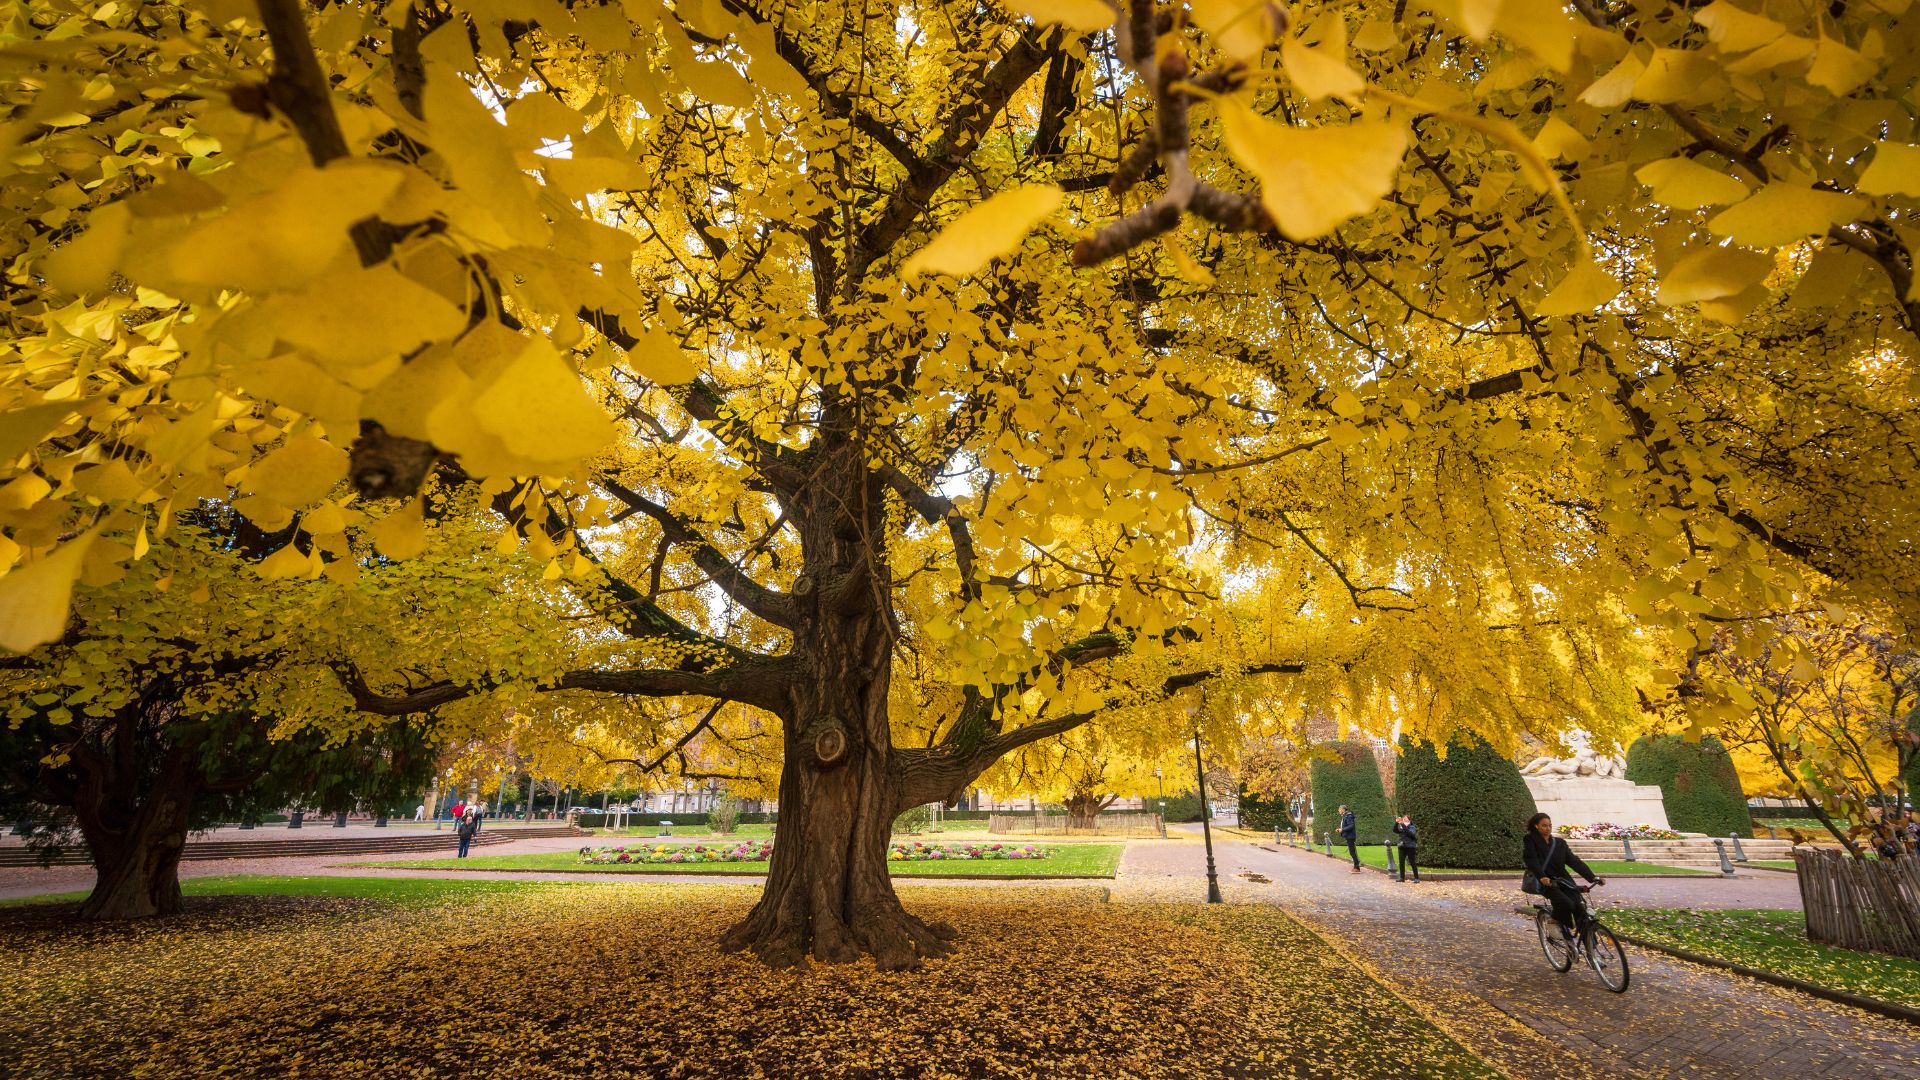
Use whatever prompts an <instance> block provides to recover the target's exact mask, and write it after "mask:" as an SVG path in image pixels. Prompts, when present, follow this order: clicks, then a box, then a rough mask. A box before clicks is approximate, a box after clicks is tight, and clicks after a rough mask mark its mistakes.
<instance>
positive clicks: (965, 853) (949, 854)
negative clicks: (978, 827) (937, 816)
mask: <svg viewBox="0 0 1920 1080" xmlns="http://www.w3.org/2000/svg"><path fill="white" fill-rule="evenodd" d="M1051 854H1053V852H1052V851H1050V850H1048V849H1046V848H1043V847H1034V846H1033V845H1032V844H997V843H996V844H928V843H923V842H921V841H919V840H914V841H911V842H909V843H902V844H895V845H893V847H892V849H891V850H889V851H888V852H887V859H888V860H889V861H891V862H931V861H934V860H937V859H957V860H962V861H966V860H974V859H1044V858H1046V857H1047V856H1049V855H1051Z"/></svg>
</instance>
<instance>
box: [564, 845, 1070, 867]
mask: <svg viewBox="0 0 1920 1080" xmlns="http://www.w3.org/2000/svg"><path fill="white" fill-rule="evenodd" d="M1052 854H1053V852H1052V850H1050V849H1048V848H1043V847H1035V846H1034V845H1032V844H1000V843H993V844H929V843H925V842H923V841H920V840H914V841H910V842H905V843H899V844H894V845H893V846H892V847H891V848H889V849H888V851H887V859H888V860H889V861H891V862H934V861H954V862H969V861H975V860H979V861H987V860H994V859H1044V858H1047V857H1048V856H1049V855H1052ZM771 858H773V841H771V840H747V841H742V842H741V843H738V844H626V845H622V846H620V847H597V848H596V847H583V848H581V849H580V861H581V862H582V863H586V864H589V865H594V866H605V865H608V864H617V863H750V862H766V861H767V860H769V859H771Z"/></svg>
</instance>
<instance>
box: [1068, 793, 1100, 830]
mask: <svg viewBox="0 0 1920 1080" xmlns="http://www.w3.org/2000/svg"><path fill="white" fill-rule="evenodd" d="M1104 806H1105V803H1104V802H1103V801H1102V800H1101V798H1100V796H1098V795H1079V794H1076V795H1069V796H1067V802H1066V807H1067V828H1068V829H1069V830H1072V829H1085V830H1087V831H1088V832H1092V831H1093V829H1094V827H1095V826H1096V825H1097V824H1098V820H1099V817H1100V811H1101V810H1102V809H1103V808H1104Z"/></svg>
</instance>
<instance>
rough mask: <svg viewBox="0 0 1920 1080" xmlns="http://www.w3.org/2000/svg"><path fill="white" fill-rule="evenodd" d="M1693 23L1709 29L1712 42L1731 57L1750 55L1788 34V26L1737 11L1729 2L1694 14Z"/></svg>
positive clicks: (1719, 2)
mask: <svg viewBox="0 0 1920 1080" xmlns="http://www.w3.org/2000/svg"><path fill="white" fill-rule="evenodd" d="M1693 21H1694V22H1697V23H1699V24H1700V25H1701V26H1704V27H1706V28H1707V40H1708V41H1711V42H1713V43H1714V44H1715V45H1718V46H1719V47H1720V51H1721V52H1729V53H1737V52H1749V51H1751V50H1754V49H1757V48H1759V47H1760V46H1762V45H1766V44H1769V43H1770V42H1772V41H1774V40H1775V39H1777V38H1778V37H1779V36H1780V35H1782V34H1784V33H1786V32H1787V28H1786V27H1785V26H1784V25H1782V24H1780V23H1777V22H1775V21H1773V20H1772V19H1769V18H1767V17H1766V16H1765V15H1755V14H1754V13H1752V12H1750V11H1745V10H1743V9H1741V8H1737V7H1735V6H1733V4H1731V3H1729V2H1728V0H1714V2H1713V3H1711V4H1708V5H1707V6H1706V7H1703V8H1701V9H1700V10H1699V11H1696V12H1694V13H1693Z"/></svg>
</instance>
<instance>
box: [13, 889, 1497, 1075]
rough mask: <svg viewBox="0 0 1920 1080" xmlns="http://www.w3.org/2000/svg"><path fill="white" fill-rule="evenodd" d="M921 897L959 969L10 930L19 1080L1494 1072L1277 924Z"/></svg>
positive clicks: (609, 918)
mask: <svg viewBox="0 0 1920 1080" xmlns="http://www.w3.org/2000/svg"><path fill="white" fill-rule="evenodd" d="M1106 897H1107V893H1106V891H1105V890H1103V889H1096V888H1087V889H1077V888H1076V889H1061V888H1052V889H1041V888H1020V887H1007V888H996V889H992V890H983V889H957V888H934V887H928V888H916V889H914V890H913V891H912V892H911V894H909V895H907V896H906V897H905V899H906V901H907V903H908V905H909V907H910V908H911V909H912V910H914V911H916V912H917V913H919V914H921V915H924V916H929V917H933V918H938V919H944V920H946V921H948V922H951V923H952V924H954V925H955V926H956V927H957V928H959V929H960V931H961V932H962V934H963V940H962V942H961V945H962V948H961V950H960V952H959V953H958V954H957V955H956V956H954V957H951V958H948V959H944V960H941V961H938V962H935V963H932V964H929V965H928V966H927V968H926V970H924V971H921V972H918V973H912V974H904V975H898V974H883V973H881V972H878V971H876V970H875V969H874V968H873V967H872V965H871V964H869V963H862V964H857V965H851V966H844V967H823V966H815V967H813V968H811V969H810V970H807V971H804V972H798V973H795V972H774V971H769V970H768V969H767V968H765V967H764V966H762V965H760V964H759V963H758V962H757V961H755V960H753V959H751V958H749V957H741V956H726V955H722V954H720V953H719V952H718V951H717V950H716V949H715V947H714V944H713V942H714V940H715V939H716V937H717V936H718V935H719V934H720V932H721V931H722V930H723V929H724V928H725V927H726V926H728V925H729V924H730V923H731V922H733V921H734V920H736V919H738V918H739V917H740V916H742V915H743V914H744V913H745V912H746V910H747V909H748V907H749V905H750V904H751V902H752V900H753V898H754V890H753V889H752V888H750V887H739V886H724V885H721V886H709V885H685V884H680V885H671V884H651V883H634V884H631V885H628V884H624V883H622V884H612V885H605V886H574V887H553V886H540V885H531V884H530V885H528V886H526V887H525V888H521V889H516V890H514V891H512V892H506V893H493V894H488V895H480V896H475V897H471V898H463V899H460V900H457V901H451V902H446V903H440V904H434V905H396V904H391V903H387V902H383V901H375V900H364V899H339V898H316V897H198V898H190V899H189V901H188V910H187V912H186V913H185V914H183V915H181V916H177V917H174V918H170V919H166V920H159V921H154V922H149V923H135V924H119V925H103V926H81V925H77V924H74V923H72V922H70V921H68V916H69V914H70V912H71V910H72V909H71V907H70V906H61V907H58V908H54V907H40V908H29V909H20V910H14V911H6V912H0V955H4V956H6V957H7V958H8V962H7V963H5V964H0V1062H6V1063H7V1068H6V1069H5V1070H4V1071H5V1072H6V1073H7V1075H9V1076H15V1077H65V1076H106V1075H112V1076H133V1077H180V1076H193V1077H209V1076H248V1077H252V1076H267V1075H276V1076H277V1075H297V1076H316V1077H342V1076H381V1077H409V1076H453V1075H460V1076H473V1077H493V1076H510V1077H563V1076H646V1077H728V1078H735V1077H738V1078H747V1077H780V1078H787V1077H858V1078H881V1077H1135V1076H1137V1077H1189V1076H1191V1077H1257V1076H1303V1077H1340V1078H1361V1077H1403V1076H1425V1077H1455V1076H1460V1077H1477V1076H1488V1075H1494V1074H1492V1073H1491V1072H1490V1070H1488V1069H1487V1068H1486V1066H1484V1065H1483V1064H1482V1063H1480V1062H1479V1061H1478V1060H1477V1059H1475V1058H1474V1057H1473V1056H1472V1055H1471V1054H1469V1053H1468V1052H1466V1051H1465V1050H1463V1049H1461V1048H1460V1047H1459V1046H1458V1045H1457V1044H1455V1043H1454V1042H1452V1041H1450V1040H1449V1039H1448V1038H1447V1037H1446V1036H1445V1035H1442V1034H1441V1033H1440V1032H1439V1031H1438V1030H1436V1029H1435V1028H1433V1027H1432V1026H1431V1025H1429V1024H1428V1023H1427V1022H1426V1021H1424V1020H1423V1019H1421V1018H1420V1017H1419V1016H1418V1015H1416V1014H1415V1013H1414V1012H1413V1011H1411V1010H1410V1009H1409V1008H1408V1007H1407V1006H1405V1005H1404V1004H1402V1003H1401V1002H1400V1000H1399V999H1398V998H1396V997H1394V996H1393V995H1391V994H1389V993H1388V992H1386V990H1385V989H1384V988H1382V987H1381V986H1380V984H1379V983H1377V982H1375V981H1374V980H1373V979H1372V978H1371V977H1370V976H1368V975H1367V974H1365V973H1363V972H1360V971H1356V970H1354V969H1353V968H1351V967H1349V966H1347V965H1346V964H1345V962H1343V961H1342V960H1340V959H1339V956H1338V954H1336V953H1334V952H1331V951H1329V950H1328V949H1327V948H1326V947H1325V944H1324V942H1322V941H1321V939H1320V938H1318V937H1317V936H1315V935H1314V933H1313V932H1312V931H1310V930H1308V929H1307V928H1306V927H1305V926H1303V925H1302V924H1301V923H1299V922H1297V921H1295V920H1294V919H1293V918H1291V917H1289V916H1287V915H1286V914H1285V913H1283V912H1280V911H1278V910H1276V909H1273V908H1270V907H1255V906H1240V905H1229V906H1226V907H1220V908H1199V907H1194V906H1186V907H1179V906H1174V905H1162V904H1152V903H1109V902H1107V900H1106Z"/></svg>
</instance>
